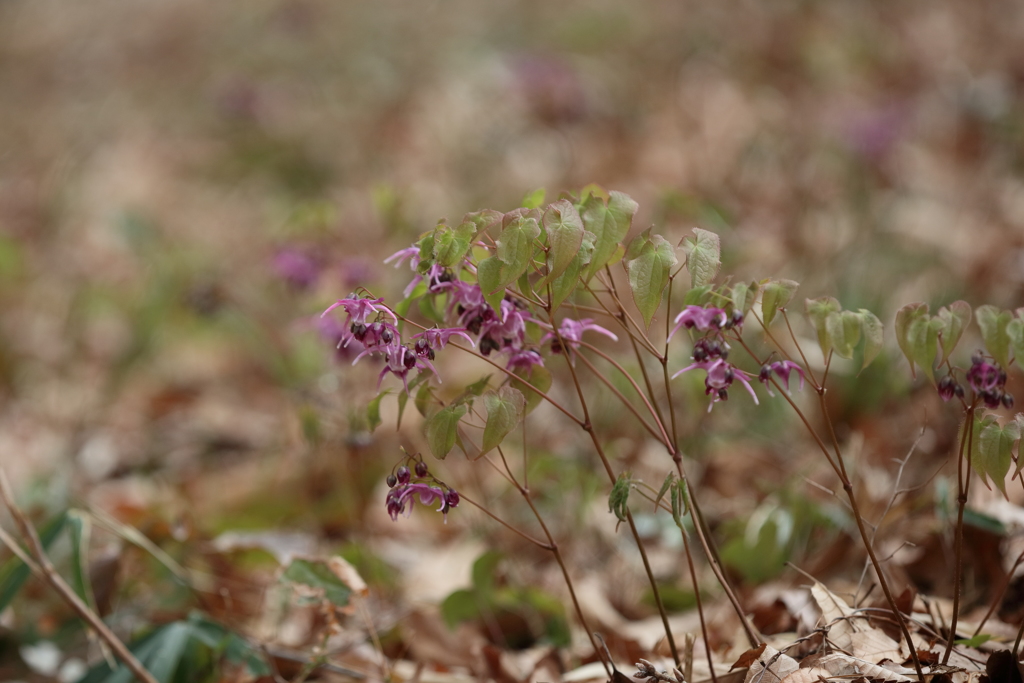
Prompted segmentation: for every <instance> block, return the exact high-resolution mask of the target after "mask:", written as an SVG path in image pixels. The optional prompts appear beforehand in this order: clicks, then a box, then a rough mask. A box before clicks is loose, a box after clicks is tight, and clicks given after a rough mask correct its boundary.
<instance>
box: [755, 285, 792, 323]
mask: <svg viewBox="0 0 1024 683" xmlns="http://www.w3.org/2000/svg"><path fill="white" fill-rule="evenodd" d="M799 286H800V285H799V284H798V283H796V282H794V281H793V280H770V281H769V282H768V284H766V285H765V286H764V294H762V295H761V316H762V318H763V320H764V325H765V327H768V326H769V325H771V324H772V321H773V320H775V313H776V312H777V311H778V310H779V309H780V308H785V307H786V305H787V304H788V303H789V302H790V300H792V298H793V295H794V294H795V293H796V288H797V287H799Z"/></svg>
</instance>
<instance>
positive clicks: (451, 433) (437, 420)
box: [425, 405, 468, 460]
mask: <svg viewBox="0 0 1024 683" xmlns="http://www.w3.org/2000/svg"><path fill="white" fill-rule="evenodd" d="M467 410H468V408H467V407H466V406H465V405H459V406H447V407H446V408H442V409H441V410H439V411H437V412H436V413H435V414H434V415H433V416H432V417H430V418H429V419H428V420H427V421H426V424H425V429H426V435H427V445H428V446H429V447H430V452H431V453H433V454H434V457H436V458H439V459H441V460H444V459H445V458H446V457H447V456H448V453H450V452H451V450H452V448H454V447H455V437H456V436H457V434H458V427H459V420H461V419H462V416H463V415H465V414H466V411H467Z"/></svg>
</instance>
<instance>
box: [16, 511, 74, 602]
mask: <svg viewBox="0 0 1024 683" xmlns="http://www.w3.org/2000/svg"><path fill="white" fill-rule="evenodd" d="M67 521H68V514H67V512H62V513H61V514H60V515H58V516H57V517H55V518H53V519H51V520H50V521H49V522H47V523H46V524H45V525H43V526H42V527H41V528H40V529H39V540H40V541H41V542H42V544H43V548H46V549H49V547H50V546H51V545H53V542H54V541H55V540H57V536H58V535H60V532H61V531H63V530H64V526H65V525H66V524H67ZM29 573H30V570H29V568H28V567H27V566H26V565H25V564H24V563H23V562H22V561H21V560H19V559H18V558H17V557H12V558H11V559H9V560H8V561H7V562H5V563H4V565H3V567H0V612H3V611H4V610H5V609H7V606H8V605H9V604H11V600H13V599H14V596H15V595H17V594H18V591H20V590H21V587H22V586H23V585H24V584H25V581H26V580H28V577H29Z"/></svg>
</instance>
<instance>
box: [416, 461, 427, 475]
mask: <svg viewBox="0 0 1024 683" xmlns="http://www.w3.org/2000/svg"><path fill="white" fill-rule="evenodd" d="M415 469H416V476H417V477H425V476H427V463H425V462H423V461H422V460H418V461H416V468H415Z"/></svg>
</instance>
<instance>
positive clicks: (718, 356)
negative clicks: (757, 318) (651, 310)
mask: <svg viewBox="0 0 1024 683" xmlns="http://www.w3.org/2000/svg"><path fill="white" fill-rule="evenodd" d="M742 326H743V313H742V312H740V311H738V310H737V311H733V313H732V315H729V314H728V313H726V311H725V310H724V309H721V308H714V307H708V308H702V307H700V306H687V307H686V308H685V309H683V312H682V313H680V314H679V315H678V316H676V325H675V327H674V328H673V329H672V332H671V333H670V334H669V337H670V338H671V336H672V334H675V332H676V331H678V330H679V329H680V328H683V327H685V328H686V329H688V330H693V329H696V330H698V331H700V332H705V333H706V334H705V335H704V336H703V337H701V338H700V339H698V340H697V341H696V342H694V344H693V363H691V364H690V365H688V366H686V367H685V368H683V369H682V370H679V371H677V372H676V373H675V374H674V375H672V377H673V379H674V378H675V377H678V376H679V375H681V374H683V373H684V372H687V371H689V370H695V369H698V370H704V371H705V372H706V373H707V376H706V377H705V378H704V394H705V395H707V396H711V404H710V405H709V406H708V411H709V412H710V411H711V409H712V408H713V407H714V405H715V404H716V403H718V402H719V401H726V400H728V399H729V387H730V386H732V383H733V382H734V381H738V382H739V383H740V384H742V385H743V387H744V388H745V389H746V390H747V392H748V393H749V394H750V396H751V397H752V398H753V399H754V403H755V404H757V403H758V400H757V394H755V393H754V388H753V387H752V386H751V385H750V380H751V377H752V376H751V375H750V374H748V373H746V372H744V371H743V370H740V369H739V368H737V367H735V366H734V365H731V364H730V363H729V362H728V361H727V359H728V358H729V348H730V347H729V344H728V343H727V342H726V341H725V339H724V338H723V336H722V332H723V331H724V330H730V329H740V328H742ZM793 372H796V373H797V375H799V376H800V388H801V389H803V387H804V371H803V368H801V367H800V366H799V365H797V364H796V363H794V362H793V361H789V360H782V361H775V362H773V363H768V364H766V365H764V366H763V367H762V368H761V372H760V373H759V375H758V379H759V380H760V381H761V382H762V383H763V384H764V385H765V387H766V388H767V390H768V395H769V396H773V397H774V396H775V394H773V393H772V390H771V386H770V381H771V376H772V373H774V374H775V375H776V376H777V377H778V378H779V379H780V380H782V382H784V383H785V385H786V391H787V392H788V391H789V378H790V375H791V374H792V373H793Z"/></svg>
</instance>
